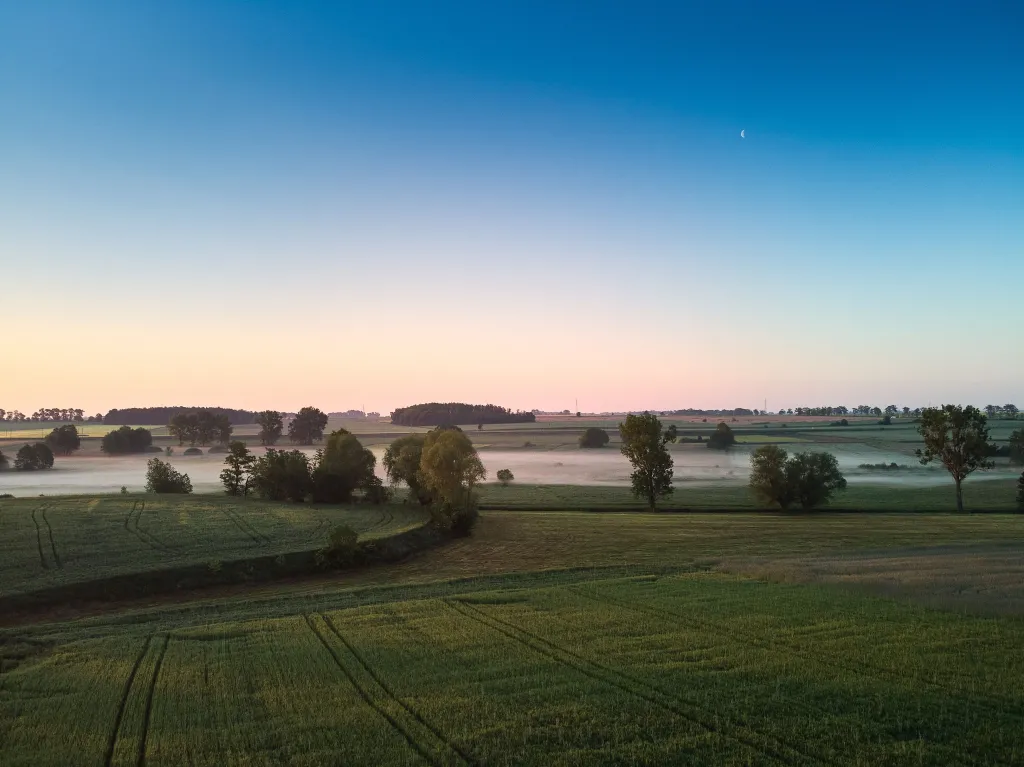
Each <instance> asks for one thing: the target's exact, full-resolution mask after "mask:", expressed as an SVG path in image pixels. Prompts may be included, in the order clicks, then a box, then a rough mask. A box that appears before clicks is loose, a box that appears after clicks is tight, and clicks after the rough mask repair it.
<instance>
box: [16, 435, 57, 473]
mask: <svg viewBox="0 0 1024 767" xmlns="http://www.w3.org/2000/svg"><path fill="white" fill-rule="evenodd" d="M14 468H15V470H16V471H40V470H42V469H51V468H53V451H52V450H50V448H48V447H47V446H46V445H45V444H44V443H42V442H36V443H35V444H34V445H25V446H24V447H23V448H21V449H20V450H19V451H18V454H17V455H16V456H15V457H14Z"/></svg>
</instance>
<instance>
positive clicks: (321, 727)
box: [0, 512, 1024, 765]
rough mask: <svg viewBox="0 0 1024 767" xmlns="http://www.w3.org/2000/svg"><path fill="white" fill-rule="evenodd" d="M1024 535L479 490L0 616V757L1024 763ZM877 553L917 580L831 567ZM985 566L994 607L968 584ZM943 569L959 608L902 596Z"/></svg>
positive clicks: (19, 760) (983, 525) (944, 519)
mask: <svg viewBox="0 0 1024 767" xmlns="http://www.w3.org/2000/svg"><path fill="white" fill-rule="evenodd" d="M1022 546H1024V518H1021V517H1014V516H989V517H974V518H970V517H955V516H948V515H943V516H927V515H925V516H915V517H908V516H875V517H872V518H866V517H857V516H833V517H828V516H824V517H791V518H786V517H778V516H763V515H750V514H741V515H736V516H729V517H724V516H721V515H710V516H701V515H678V516H668V515H660V516H659V515H650V514H605V515H594V514H579V513H577V514H573V513H564V512H562V513H551V514H544V513H514V512H510V513H488V514H485V515H484V518H483V520H482V521H481V524H480V527H479V528H478V530H477V532H476V534H475V535H474V536H473V537H472V538H470V539H463V540H460V541H458V542H456V543H453V544H451V545H449V546H445V547H442V548H439V549H436V550H433V551H430V552H428V553H426V554H424V555H422V556H420V557H417V558H415V559H412V560H410V561H408V562H406V563H403V564H401V565H397V566H394V567H391V568H380V569H372V570H368V571H365V572H356V573H352V574H349V575H339V576H337V577H332V578H330V579H327V578H324V579H321V580H319V581H316V582H314V583H312V584H310V585H309V586H301V585H291V586H286V587H276V588H275V587H270V588H263V589H258V590H254V591H253V592H251V593H245V594H236V595H233V596H226V597H224V598H219V599H214V600H207V601H203V602H195V603H191V604H174V605H169V606H167V607H159V606H158V607H147V608H145V609H142V610H136V611H134V612H127V613H121V614H117V615H101V616H97V617H93V618H82V619H79V620H76V621H71V622H67V623H53V624H50V625H41V626H37V627H28V626H26V627H21V628H12V629H7V630H4V631H0V653H2V654H3V657H4V660H5V663H6V664H7V665H6V667H7V668H8V669H9V670H7V671H6V672H5V673H3V675H2V676H0V749H2V756H3V763H4V764H5V765H8V764H9V765H37V764H43V765H65V764H72V763H109V764H125V763H131V764H138V763H141V762H144V763H146V764H149V765H161V764H166V765H172V764H180V763H183V762H188V763H192V764H199V765H219V764H224V763H240V764H241V763H246V764H270V763H301V764H374V765H377V764H380V765H392V764H394V765H399V764H401V765H404V764H420V763H428V764H512V763H514V764H530V765H532V764H536V765H547V764H576V763H594V762H596V763H601V764H621V763H638V764H650V765H665V764H694V763H698V764H850V765H854V764H863V765H867V764H871V765H874V764H903V763H915V764H917V763H921V764H964V765H974V764H977V765H981V764H992V763H997V764H1013V763H1016V762H1018V761H1019V760H1018V755H1019V754H1020V753H1022V750H1024V730H1022V729H1021V726H1020V721H1021V718H1020V717H1021V712H1022V711H1024V664H1022V663H1021V662H1020V657H1019V656H1020V653H1019V648H1020V647H1021V646H1022V645H1024V623H1022V622H1021V621H1020V619H1019V617H1016V615H1015V614H1014V612H1013V611H1015V610H1020V609H1022V608H1024V598H1022V597H1024V592H1022V590H1021V588H1020V583H1021V578H1020V577H1019V576H1020V572H1019V566H1018V570H1017V571H1014V570H1013V569H1012V567H1013V565H1012V564H1010V562H1009V560H1004V561H1003V564H1002V565H1001V567H1002V570H1001V572H1002V573H1003V574H1004V575H1005V577H1004V579H1003V580H1002V581H1000V582H998V583H994V582H993V581H992V580H991V578H990V577H989V575H988V574H989V573H991V572H993V571H994V568H993V567H992V566H991V562H993V561H995V560H994V559H992V557H996V556H998V555H999V553H1000V552H1004V553H1006V552H1009V553H1011V554H1012V552H1017V553H1018V556H1019V552H1020V551H1021V550H1022ZM867 555H870V556H872V557H874V559H875V560H876V561H877V560H885V559H888V560H889V561H891V562H900V563H902V564H903V566H904V568H905V572H906V573H908V574H909V573H914V576H915V582H914V583H913V584H911V587H910V588H909V589H908V590H907V591H906V592H905V593H901V594H899V598H898V599H896V600H893V599H889V598H878V597H876V596H873V595H872V590H873V589H875V590H879V591H882V590H883V589H884V583H883V582H882V579H884V578H885V577H886V575H885V574H883V575H882V576H881V578H879V579H876V581H875V582H874V583H873V582H871V579H870V577H864V578H862V579H861V580H860V581H858V583H857V584H855V585H854V587H852V588H847V587H842V586H840V585H838V584H840V583H842V582H843V581H842V578H843V577H844V575H843V572H845V570H849V569H850V568H845V570H844V571H843V572H839V571H838V570H837V572H836V573H834V574H831V575H830V574H826V575H822V574H821V573H820V572H819V570H820V567H821V565H820V563H821V562H822V561H824V560H826V559H828V560H829V561H831V562H832V563H834V564H835V565H836V567H839V568H840V569H842V567H841V564H842V563H843V562H844V561H850V562H861V561H863V559H864V557H865V556H867ZM915 557H916V558H917V560H920V561H922V562H924V561H925V560H927V561H931V562H933V563H938V562H939V561H940V559H937V557H941V558H942V559H941V563H942V566H943V567H945V568H951V573H949V575H950V577H949V578H946V579H945V580H943V578H942V577H941V576H939V577H935V576H931V579H930V580H929V579H928V576H927V572H928V571H927V570H925V569H923V567H926V566H927V564H922V565H921V566H919V567H917V568H915V567H914V566H913V564H908V563H912V562H913V561H914V558H915ZM930 557H931V558H932V559H929V558H930ZM984 557H988V559H984ZM984 563H989V564H988V565H987V566H986V565H985V564H984ZM852 566H854V567H855V566H856V565H852ZM979 566H980V567H981V568H983V569H979ZM756 567H761V568H763V569H764V570H765V571H766V572H767V571H768V569H769V568H771V569H772V571H773V572H772V574H770V575H762V576H758V577H750V576H749V575H745V574H743V573H744V572H745V571H748V570H752V569H753V568H756ZM815 568H819V569H815ZM922 575H924V576H925V577H924V579H922ZM780 578H784V579H787V580H791V581H792V582H789V583H786V582H780ZM922 581H923V582H922ZM373 583H378V584H387V585H378V586H374V585H372V584H373ZM982 588H983V589H985V592H986V595H985V597H984V599H987V600H988V601H983V604H984V605H985V607H986V608H994V609H992V610H991V611H990V613H989V614H988V615H986V617H972V616H971V615H970V614H967V613H965V612H963V611H962V610H961V609H959V608H960V607H961V606H966V605H968V604H969V602H968V600H969V598H970V595H971V593H977V591H978V590H980V589H982ZM951 589H953V590H955V593H954V591H953V590H951ZM947 593H948V594H949V595H950V599H951V600H952V601H951V603H950V606H951V607H956V608H957V609H956V610H955V611H951V610H941V609H939V610H937V609H933V607H923V606H919V605H918V604H916V603H917V602H918V601H921V602H924V603H926V604H933V606H934V602H932V601H930V600H932V599H933V598H935V597H940V596H942V595H943V594H947ZM997 594H1002V595H1003V596H1002V597H1001V598H1002V600H1003V607H1002V608H1001V607H1000V605H999V604H995V603H993V602H992V600H993V599H994V598H996V595H997ZM1007 605H1008V607H1007ZM1007 609H1008V610H1009V611H1010V614H1008V615H1006V616H1005V617H1001V616H1000V613H1001V612H1006V610H1007ZM228 722H229V723H230V726H226V725H225V723H228ZM53 732H60V733H61V737H59V738H54V737H49V736H48V735H49V734H51V733H53Z"/></svg>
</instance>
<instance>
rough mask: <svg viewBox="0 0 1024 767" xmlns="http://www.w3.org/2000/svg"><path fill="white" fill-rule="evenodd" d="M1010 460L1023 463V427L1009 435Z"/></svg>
mask: <svg viewBox="0 0 1024 767" xmlns="http://www.w3.org/2000/svg"><path fill="white" fill-rule="evenodd" d="M1010 461H1011V462H1013V463H1017V464H1024V429H1017V431H1015V432H1014V433H1013V434H1011V435H1010Z"/></svg>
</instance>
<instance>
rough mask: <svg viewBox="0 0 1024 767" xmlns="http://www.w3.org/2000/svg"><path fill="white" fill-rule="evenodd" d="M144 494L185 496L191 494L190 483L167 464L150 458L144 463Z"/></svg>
mask: <svg viewBox="0 0 1024 767" xmlns="http://www.w3.org/2000/svg"><path fill="white" fill-rule="evenodd" d="M146 492H147V493H181V494H185V495H187V494H188V493H191V492H192V481H191V480H190V479H189V478H188V474H182V473H181V472H179V471H178V470H176V469H175V468H174V467H173V466H171V465H170V464H169V463H165V462H164V461H161V460H160V459H159V458H150V459H149V461H148V462H147V463H146Z"/></svg>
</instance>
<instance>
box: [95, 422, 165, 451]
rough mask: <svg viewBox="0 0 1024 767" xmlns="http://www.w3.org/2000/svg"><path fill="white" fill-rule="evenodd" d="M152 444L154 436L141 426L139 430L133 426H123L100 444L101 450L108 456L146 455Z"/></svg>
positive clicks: (104, 438)
mask: <svg viewBox="0 0 1024 767" xmlns="http://www.w3.org/2000/svg"><path fill="white" fill-rule="evenodd" d="M152 444H153V434H152V433H151V432H150V431H149V429H143V428H142V427H141V426H140V427H139V428H137V429H133V428H132V427H131V426H122V427H120V428H118V429H114V431H111V432H108V433H107V434H106V435H105V436H104V437H103V440H102V442H100V450H102V451H103V452H104V453H106V454H107V455H120V454H123V453H144V452H146V451H147V450H148V449H149V447H150V445H152Z"/></svg>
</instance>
